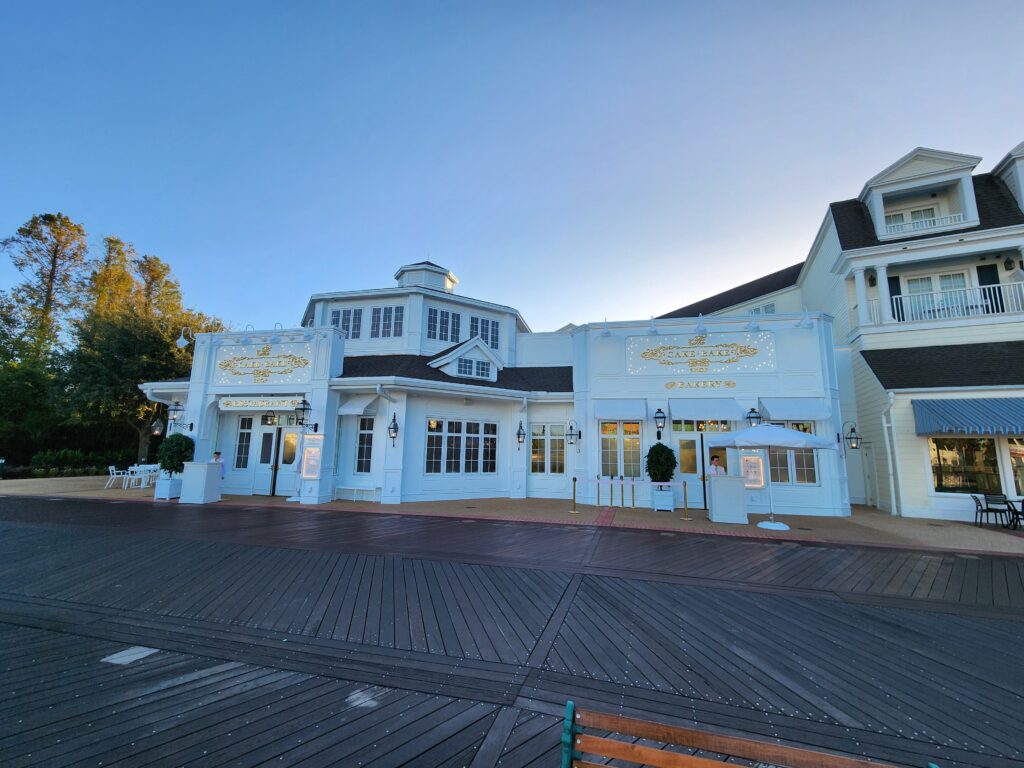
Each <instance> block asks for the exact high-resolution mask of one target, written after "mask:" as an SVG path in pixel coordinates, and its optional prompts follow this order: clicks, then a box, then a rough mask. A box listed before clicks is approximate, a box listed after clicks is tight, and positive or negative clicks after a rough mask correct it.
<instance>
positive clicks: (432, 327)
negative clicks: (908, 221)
mask: <svg viewBox="0 0 1024 768" xmlns="http://www.w3.org/2000/svg"><path fill="white" fill-rule="evenodd" d="M427 338H428V339H436V338H437V310H436V309H434V308H433V307H430V308H428V309H427Z"/></svg>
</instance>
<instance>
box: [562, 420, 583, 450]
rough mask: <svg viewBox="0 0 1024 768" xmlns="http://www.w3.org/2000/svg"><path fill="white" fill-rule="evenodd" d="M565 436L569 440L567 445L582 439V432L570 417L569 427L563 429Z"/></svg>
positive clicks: (574, 443)
mask: <svg viewBox="0 0 1024 768" xmlns="http://www.w3.org/2000/svg"><path fill="white" fill-rule="evenodd" d="M565 438H566V440H567V441H568V442H569V445H576V443H577V441H582V440H583V432H582V431H581V430H580V428H579V426H578V425H577V424H576V422H575V421H572V420H571V419H570V421H569V427H568V428H567V429H566V430H565Z"/></svg>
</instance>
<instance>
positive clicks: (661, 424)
mask: <svg viewBox="0 0 1024 768" xmlns="http://www.w3.org/2000/svg"><path fill="white" fill-rule="evenodd" d="M654 427H655V429H657V430H658V439H659V440H661V431H662V430H663V429H664V428H665V412H664V411H663V410H661V408H659V409H658V410H656V411H655V412H654Z"/></svg>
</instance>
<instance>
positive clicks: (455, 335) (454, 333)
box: [449, 312, 462, 344]
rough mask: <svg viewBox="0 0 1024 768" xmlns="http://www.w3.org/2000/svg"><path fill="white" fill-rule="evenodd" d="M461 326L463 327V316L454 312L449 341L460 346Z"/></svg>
mask: <svg viewBox="0 0 1024 768" xmlns="http://www.w3.org/2000/svg"><path fill="white" fill-rule="evenodd" d="M460 325H462V315H460V314H459V313H458V312H452V329H451V337H450V338H449V341H451V342H452V343H454V344H458V342H459V326H460Z"/></svg>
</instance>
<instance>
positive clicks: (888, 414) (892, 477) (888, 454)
mask: <svg viewBox="0 0 1024 768" xmlns="http://www.w3.org/2000/svg"><path fill="white" fill-rule="evenodd" d="M888 395H889V404H888V405H887V406H886V407H885V410H884V411H882V437H883V438H884V439H885V461H886V463H887V464H888V466H889V503H890V505H891V509H890V510H889V514H890V515H893V516H897V517H898V516H899V514H900V512H899V503H898V501H897V498H896V487H897V485H898V484H897V482H896V471H898V467H899V461H898V460H897V463H896V468H895V469H894V467H893V452H894V450H895V447H896V430H895V429H893V422H892V406H893V403H894V401H895V400H896V396H895V395H894V394H893V393H892V392H889V393H888ZM890 429H893V433H892V440H891V441H890V439H889V430H890Z"/></svg>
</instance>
